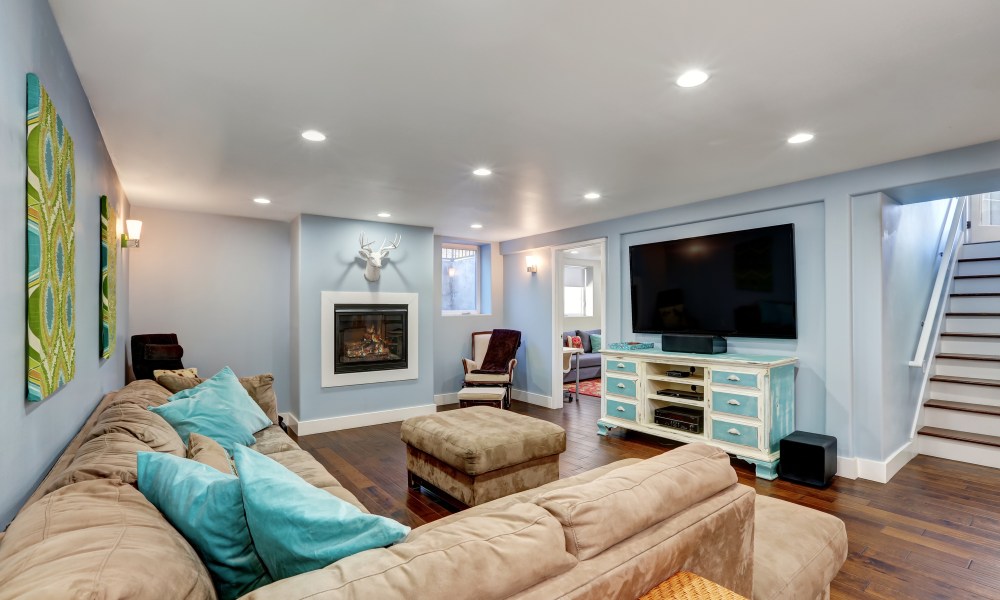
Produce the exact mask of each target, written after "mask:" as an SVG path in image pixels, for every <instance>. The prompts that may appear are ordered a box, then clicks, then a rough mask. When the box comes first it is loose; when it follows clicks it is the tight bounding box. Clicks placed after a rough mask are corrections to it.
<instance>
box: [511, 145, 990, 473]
mask: <svg viewBox="0 0 1000 600" xmlns="http://www.w3.org/2000/svg"><path fill="white" fill-rule="evenodd" d="M998 165H1000V142H991V143H988V144H980V145H977V146H970V147H967V148H960V149H958V150H951V151H948V152H940V153H936V154H932V155H928V156H922V157H918V158H912V159H907V160H902V161H897V162H893V163H888V164H884V165H878V166H875V167H869V168H865V169H859V170H856V171H850V172H846V173H839V174H836V175H830V176H826V177H820V178H816V179H810V180H806V181H801V182H796V183H791V184H787V185H782V186H778V187H774V188H769V189H764V190H756V191H752V192H747V193H744V194H737V195H733V196H727V197H724V198H716V199H712V200H705V201H703V202H698V203H695V204H687V205H684V206H679V207H675V208H668V209H664V210H660V211H655V212H650V213H644V214H640V215H633V216H627V217H622V218H620V219H615V220H612V221H604V222H601V223H594V224H591V225H585V226H581V227H576V228H572V229H565V230H560V231H555V232H551V233H546V234H541V235H537V236H531V237H527V238H521V239H517V240H510V241H506V242H503V243H502V244H501V252H502V253H503V254H504V255H514V254H519V253H524V252H525V251H528V250H535V252H533V253H534V254H536V255H538V256H548V251H547V250H545V249H546V248H547V247H549V246H554V245H563V244H571V243H575V242H580V241H585V240H592V239H597V238H601V237H606V238H607V239H608V302H607V317H606V322H607V329H608V332H607V333H606V336H607V339H609V340H612V339H615V338H619V337H624V338H631V337H633V335H634V334H632V333H631V332H630V328H629V323H628V319H629V308H628V307H629V305H628V300H627V298H626V297H625V294H624V292H623V285H622V283H623V273H624V272H625V271H624V268H623V266H624V265H625V262H624V261H625V260H627V250H623V249H625V248H627V244H628V243H634V241H633V240H636V239H640V238H643V236H646V237H648V238H649V239H648V240H647V241H652V239H667V238H668V237H674V236H678V235H679V233H678V232H681V231H685V228H686V230H687V231H691V232H699V233H710V232H715V231H726V230H729V229H734V228H742V224H743V223H747V224H748V225H747V226H751V225H749V223H755V224H766V223H768V222H773V223H777V222H782V220H781V219H779V218H777V216H776V215H777V214H778V213H779V212H781V211H788V210H792V211H794V214H795V215H796V216H795V222H796V225H797V228H798V229H800V230H802V231H805V230H809V231H812V232H814V234H815V235H812V236H810V237H809V239H806V238H805V237H804V236H803V235H801V234H800V233H799V231H797V240H798V241H799V242H800V243H802V244H807V245H808V248H806V249H800V250H798V252H800V253H801V252H805V253H806V254H805V255H803V256H801V257H797V258H800V260H802V261H804V263H803V264H802V265H800V266H799V267H798V268H799V279H800V280H801V281H800V282H799V292H800V299H799V307H800V308H799V309H800V311H802V310H806V311H807V314H810V315H811V316H810V317H809V319H810V322H809V323H807V324H801V325H800V326H802V327H804V328H805V329H804V330H803V334H804V335H805V336H806V337H805V338H802V339H800V340H799V341H798V344H797V345H794V346H791V345H789V343H788V342H781V341H766V340H752V341H744V340H739V341H736V340H734V344H735V347H737V348H740V349H741V350H748V351H750V350H757V351H762V352H767V353H794V354H795V355H797V356H799V357H800V359H801V360H802V362H801V364H800V365H799V375H798V376H797V380H796V392H797V394H798V395H797V398H796V412H797V421H798V423H797V424H798V426H800V427H816V428H817V430H819V431H821V432H826V433H828V434H830V435H834V436H836V437H837V438H838V452H839V453H840V455H841V456H847V457H853V456H858V457H862V458H869V459H875V460H882V459H884V458H886V457H887V456H889V455H891V454H892V453H893V452H894V451H895V450H896V449H898V448H893V447H891V446H892V444H891V443H890V444H885V443H883V442H884V441H885V434H884V432H883V431H882V430H881V428H879V429H878V431H869V430H868V429H867V428H866V423H867V422H869V420H872V419H878V420H880V419H881V416H880V415H881V414H882V410H883V409H882V399H881V398H879V399H877V401H870V400H869V399H862V398H860V397H855V394H854V389H855V385H854V384H855V382H854V374H853V366H854V354H855V351H856V349H863V348H865V347H870V346H872V345H880V344H881V339H882V335H883V333H882V331H881V329H879V330H871V329H860V330H858V331H855V328H854V322H855V320H856V319H858V318H859V317H860V318H861V319H863V318H864V315H863V314H862V315H859V314H856V313H855V312H854V311H852V304H854V300H855V298H857V299H858V303H857V305H858V306H859V307H860V310H861V312H862V313H863V312H866V311H877V312H878V313H879V315H881V311H882V305H881V303H880V302H876V303H871V302H865V295H866V294H867V293H868V290H864V289H853V287H852V275H853V274H861V275H863V274H864V273H866V272H867V271H869V270H870V269H875V268H878V269H880V268H881V267H880V265H881V261H879V260H878V255H875V257H873V258H869V257H858V258H857V259H856V260H855V259H852V255H851V254H852V253H851V248H852V238H853V237H854V236H855V233H856V232H855V226H856V225H855V222H854V220H853V219H852V198H853V197H856V196H862V195H865V194H869V193H871V192H875V191H885V192H886V193H887V194H888V195H889V196H891V197H893V198H896V199H897V200H900V201H903V202H906V203H912V202H920V201H927V200H934V199H938V198H943V197H948V196H952V195H962V194H967V193H972V192H973V191H976V190H978V191H983V190H987V189H994V188H996V187H1000V173H998V171H997V168H998ZM605 201H617V202H619V203H620V204H621V205H622V206H623V207H624V209H625V210H627V199H612V198H610V197H609V198H607V199H606V200H605ZM799 207H802V208H799ZM820 212H822V216H820ZM767 214H770V215H771V216H766V215H767ZM787 214H793V213H787ZM772 218H773V219H774V220H773V221H771V219H772ZM784 222H787V220H785V221H784ZM734 224H739V226H738V227H734ZM858 225H859V227H860V228H859V229H858V231H857V234H858V235H862V236H869V237H870V238H871V239H870V240H869V241H871V242H873V243H874V246H873V247H875V248H877V247H878V245H879V244H880V240H881V231H880V229H881V228H880V227H879V231H875V230H872V229H865V228H864V227H863V224H861V223H859V224H858ZM753 226H756V225H753ZM820 229H822V236H821V239H822V241H819V237H820ZM647 232H649V233H648V236H647ZM643 239H645V238H643ZM932 243H935V244H936V240H934V241H933V242H932ZM820 248H821V249H820ZM539 249H541V250H539ZM508 258H512V259H514V260H510V261H508V262H510V263H517V261H520V263H519V264H520V266H519V268H515V267H512V268H510V269H506V270H505V272H506V274H507V277H505V279H504V297H505V299H506V306H505V321H506V322H507V323H508V324H509V325H511V326H516V325H517V324H518V323H521V324H522V326H527V327H532V328H536V329H537V332H535V335H547V336H548V337H551V336H552V334H551V333H550V331H551V316H546V315H545V314H541V313H540V312H539V309H538V308H537V307H547V306H548V305H549V302H550V300H551V298H550V297H551V282H548V283H546V281H548V280H547V278H548V277H549V275H546V274H544V271H543V270H542V269H540V270H539V274H538V276H536V277H535V278H528V277H525V276H524V275H525V273H524V272H523V271H524V268H523V258H521V257H520V256H517V257H513V256H508ZM876 262H877V263H878V264H879V267H876V266H875V263H876ZM803 269H808V272H805V271H804V270H803ZM616 270H617V272H616ZM820 273H822V274H821V275H820ZM807 282H808V283H807ZM803 285H807V286H808V289H803V287H802V286H803ZM804 300H809V301H811V303H812V304H813V305H814V306H812V307H806V306H804ZM542 310H548V309H547V308H546V309H542ZM800 323H801V321H800ZM546 326H548V328H546ZM913 327H914V328H917V327H919V322H918V323H915V324H913ZM553 350H554V346H553V347H545V348H540V349H539V350H538V351H537V352H528V353H527V354H526V357H525V358H526V363H524V364H523V366H524V370H525V371H526V372H525V373H523V374H522V377H524V378H525V381H526V383H527V385H528V387H529V389H530V388H531V386H532V383H533V382H540V385H541V386H542V387H543V388H544V389H545V390H546V391H545V392H544V393H545V394H546V395H547V394H550V393H551V391H550V390H548V387H549V384H547V383H546V382H548V381H549V380H550V377H551V373H550V372H551V369H552V366H551V365H552V361H551V353H552V351H553ZM821 425H822V427H820V426H821ZM856 437H858V438H864V439H865V440H866V441H867V440H869V439H874V440H875V442H874V443H872V444H866V445H865V447H864V448H861V447H859V446H857V445H856V444H855V438H856Z"/></svg>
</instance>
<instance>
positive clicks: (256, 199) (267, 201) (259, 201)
mask: <svg viewBox="0 0 1000 600" xmlns="http://www.w3.org/2000/svg"><path fill="white" fill-rule="evenodd" d="M253 201H254V202H256V203H257V204H270V203H271V201H270V200H268V199H267V198H254V199H253Z"/></svg>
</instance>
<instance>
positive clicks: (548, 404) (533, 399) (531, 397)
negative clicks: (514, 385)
mask: <svg viewBox="0 0 1000 600" xmlns="http://www.w3.org/2000/svg"><path fill="white" fill-rule="evenodd" d="M510 397H511V398H513V399H514V400H520V401H521V402H527V403H528V404H534V405H536V406H542V407H544V408H562V398H559V404H554V403H553V402H552V396H545V395H542V394H535V393H533V392H526V391H524V390H517V389H515V390H511V392H510Z"/></svg>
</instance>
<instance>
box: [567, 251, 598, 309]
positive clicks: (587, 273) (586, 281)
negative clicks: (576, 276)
mask: <svg viewBox="0 0 1000 600" xmlns="http://www.w3.org/2000/svg"><path fill="white" fill-rule="evenodd" d="M567 269H580V270H582V271H583V285H582V286H575V285H573V286H570V285H566V279H567V277H566V270H567ZM562 275H563V277H562V287H563V308H562V312H563V317H564V318H570V319H585V318H587V317H593V316H594V298H593V295H594V267H593V266H591V265H576V264H563V273H562ZM567 288H573V289H581V290H583V302H582V308H583V312H581V313H572V314H569V313H567V312H566V298H567V294H566V289H567ZM588 289H589V290H590V298H589V300H590V302H588V301H587V300H588V297H587V290H588ZM588 309H589V313H588Z"/></svg>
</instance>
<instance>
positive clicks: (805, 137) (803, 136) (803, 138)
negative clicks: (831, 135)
mask: <svg viewBox="0 0 1000 600" xmlns="http://www.w3.org/2000/svg"><path fill="white" fill-rule="evenodd" d="M814 137H816V136H814V135H813V134H811V133H804V132H803V133H796V134H795V135H793V136H792V137H790V138H788V143H789V144H801V143H803V142H808V141H809V140H811V139H813V138H814Z"/></svg>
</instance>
